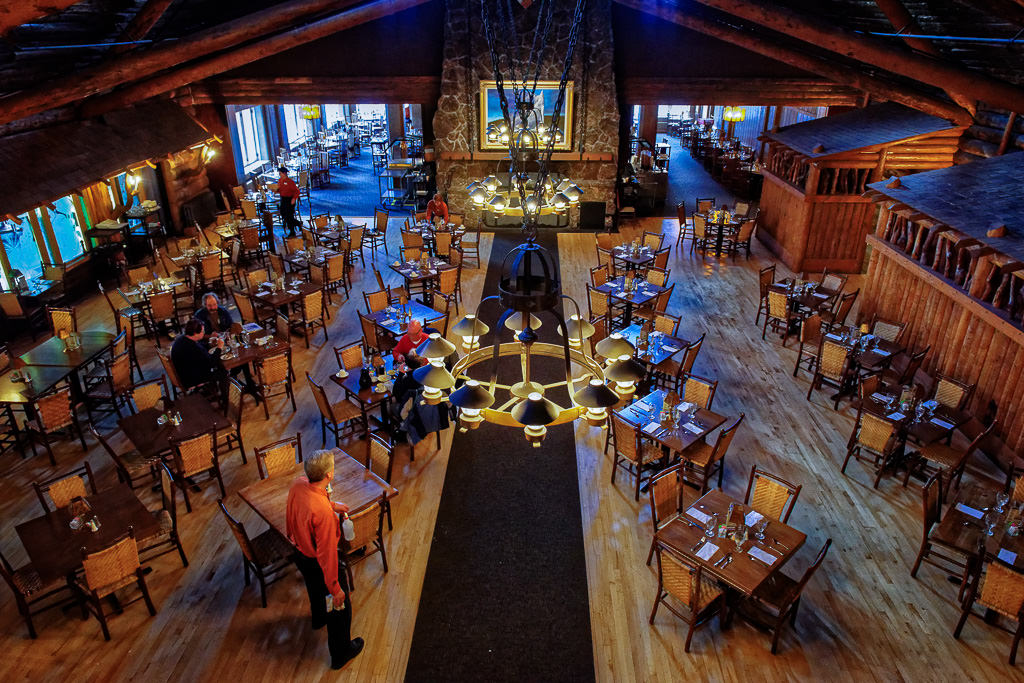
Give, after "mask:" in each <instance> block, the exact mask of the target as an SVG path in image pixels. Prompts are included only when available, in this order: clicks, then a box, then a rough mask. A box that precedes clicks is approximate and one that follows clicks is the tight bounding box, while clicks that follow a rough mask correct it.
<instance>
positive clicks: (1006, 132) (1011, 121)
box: [996, 111, 1017, 157]
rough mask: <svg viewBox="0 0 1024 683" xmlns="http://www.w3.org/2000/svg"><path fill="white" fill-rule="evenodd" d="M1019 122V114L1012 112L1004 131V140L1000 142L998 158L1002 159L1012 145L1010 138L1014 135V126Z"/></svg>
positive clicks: (997, 152)
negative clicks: (1007, 148)
mask: <svg viewBox="0 0 1024 683" xmlns="http://www.w3.org/2000/svg"><path fill="white" fill-rule="evenodd" d="M1016 120H1017V112H1015V111H1011V112H1010V118H1008V119H1007V120H1006V128H1005V129H1004V130H1003V139H1002V140H1000V141H999V149H997V150H996V156H997V157H1001V156H1003V154H1005V153H1006V147H1007V146H1008V145H1009V144H1010V137H1011V136H1012V135H1013V124H1014V122H1015V121H1016Z"/></svg>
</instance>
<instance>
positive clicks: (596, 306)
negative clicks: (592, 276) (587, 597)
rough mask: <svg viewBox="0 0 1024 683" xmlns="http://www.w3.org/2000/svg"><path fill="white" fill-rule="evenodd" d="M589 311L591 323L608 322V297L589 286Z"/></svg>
mask: <svg viewBox="0 0 1024 683" xmlns="http://www.w3.org/2000/svg"><path fill="white" fill-rule="evenodd" d="M587 310H588V312H589V314H590V322H594V321H595V320H607V318H608V310H609V309H608V295H607V294H606V293H604V292H601V291H599V290H597V289H595V288H594V287H591V286H590V285H587Z"/></svg>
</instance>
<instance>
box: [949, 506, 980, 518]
mask: <svg viewBox="0 0 1024 683" xmlns="http://www.w3.org/2000/svg"><path fill="white" fill-rule="evenodd" d="M956 509H957V510H959V511H960V512H962V513H964V514H965V515H967V516H969V517H974V518H975V519H981V518H982V517H983V516H984V515H985V513H983V512H982V511H981V510H975V509H974V508H972V507H971V506H970V505H964V504H963V503H957V504H956Z"/></svg>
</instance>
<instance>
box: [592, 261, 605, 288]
mask: <svg viewBox="0 0 1024 683" xmlns="http://www.w3.org/2000/svg"><path fill="white" fill-rule="evenodd" d="M606 282H608V266H607V265H604V264H602V265H600V266H594V267H593V268H591V269H590V284H591V285H592V286H594V287H600V286H601V285H603V284H604V283H606Z"/></svg>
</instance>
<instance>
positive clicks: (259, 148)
mask: <svg viewBox="0 0 1024 683" xmlns="http://www.w3.org/2000/svg"><path fill="white" fill-rule="evenodd" d="M235 130H236V131H237V133H238V147H239V149H241V151H242V166H243V167H244V168H245V169H246V170H248V169H250V168H251V167H253V166H256V165H257V164H260V163H263V162H264V161H266V158H267V155H266V153H265V152H264V150H265V149H266V144H265V143H264V139H265V135H264V132H263V130H264V129H263V115H262V109H261V108H260V107H246V108H245V109H242V110H241V111H238V112H235Z"/></svg>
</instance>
